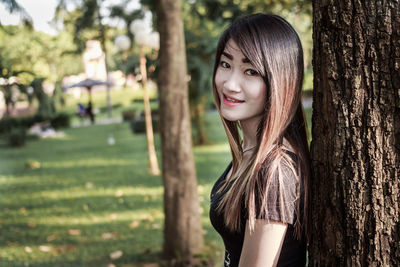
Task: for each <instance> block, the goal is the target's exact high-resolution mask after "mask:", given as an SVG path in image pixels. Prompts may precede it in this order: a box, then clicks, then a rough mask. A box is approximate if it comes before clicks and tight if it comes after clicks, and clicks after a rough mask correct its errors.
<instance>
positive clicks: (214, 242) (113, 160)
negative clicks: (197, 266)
mask: <svg viewBox="0 0 400 267" xmlns="http://www.w3.org/2000/svg"><path fill="white" fill-rule="evenodd" d="M218 120H219V118H218V115H217V114H216V113H210V114H209V117H208V121H209V123H208V131H209V133H210V138H211V140H213V142H214V143H213V145H209V146H203V147H196V148H195V149H194V150H195V160H196V169H197V175H198V184H199V193H200V200H201V205H202V209H203V213H202V223H203V228H204V230H205V234H204V237H205V255H203V257H211V258H214V259H217V260H218V261H219V260H221V259H222V255H223V254H222V253H223V245H222V242H221V240H220V238H219V236H218V235H217V233H216V232H215V231H214V230H213V229H212V227H211V225H210V223H209V219H208V206H209V200H208V199H209V192H210V190H211V187H212V185H213V183H214V182H215V180H216V179H217V178H218V176H219V175H220V173H221V172H222V171H223V169H224V168H225V167H226V165H227V163H228V161H229V148H228V146H227V145H226V144H225V143H224V139H225V138H224V132H223V130H222V129H221V128H220V124H219V122H218ZM65 134H66V136H65V137H64V138H60V139H42V140H35V141H28V143H27V145H26V146H25V147H23V148H20V149H12V148H8V147H6V146H4V145H2V146H1V147H0V158H1V161H0V195H1V198H0V266H107V264H108V263H114V264H116V265H117V266H124V265H126V264H136V265H134V266H140V264H142V263H149V262H157V261H158V259H159V255H160V252H161V247H162V223H163V212H162V211H163V208H162V193H163V188H162V181H161V178H160V177H152V176H150V175H148V173H147V156H146V155H147V152H146V151H147V150H146V139H145V136H144V135H133V134H132V133H131V132H130V129H129V125H128V124H127V123H122V124H111V125H96V126H89V127H82V128H73V129H66V130H65ZM109 134H113V135H114V137H115V139H116V144H115V145H114V146H109V145H107V143H106V140H107V138H108V136H109ZM156 147H157V148H159V147H160V144H159V136H158V135H157V136H156ZM158 153H159V150H158ZM159 156H160V154H159ZM159 158H160V157H159ZM35 161H37V162H39V163H40V168H38V169H30V168H27V167H26V166H25V165H26V163H27V162H30V163H32V162H35ZM130 225H131V226H130ZM43 250H48V251H43ZM115 251H122V252H123V255H122V256H121V257H120V258H118V259H115V260H112V259H111V258H110V253H112V252H115ZM126 266H128V265H126Z"/></svg>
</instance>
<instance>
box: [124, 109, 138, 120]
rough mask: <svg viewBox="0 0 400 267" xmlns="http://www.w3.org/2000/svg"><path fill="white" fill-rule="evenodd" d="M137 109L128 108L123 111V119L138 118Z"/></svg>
mask: <svg viewBox="0 0 400 267" xmlns="http://www.w3.org/2000/svg"><path fill="white" fill-rule="evenodd" d="M136 114H137V111H136V109H128V110H123V111H122V120H123V121H133V120H134V119H135V118H136Z"/></svg>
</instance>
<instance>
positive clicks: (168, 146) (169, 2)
mask: <svg viewBox="0 0 400 267" xmlns="http://www.w3.org/2000/svg"><path fill="white" fill-rule="evenodd" d="M157 24H158V30H159V32H160V54H159V56H160V70H159V77H158V78H159V79H158V83H159V85H158V86H159V93H160V108H161V142H162V167H163V170H162V174H163V181H164V212H165V225H164V248H163V257H164V259H167V260H171V259H183V260H186V261H187V260H190V259H191V258H192V257H193V255H194V254H196V253H198V252H200V251H201V249H202V245H203V237H202V228H201V217H200V205H199V201H198V198H197V181H196V173H195V166H194V161H193V152H192V140H191V127H190V113H189V101H188V85H187V83H188V78H187V69H186V55H185V42H184V34H183V22H182V18H181V2H180V1H176V0H159V1H157Z"/></svg>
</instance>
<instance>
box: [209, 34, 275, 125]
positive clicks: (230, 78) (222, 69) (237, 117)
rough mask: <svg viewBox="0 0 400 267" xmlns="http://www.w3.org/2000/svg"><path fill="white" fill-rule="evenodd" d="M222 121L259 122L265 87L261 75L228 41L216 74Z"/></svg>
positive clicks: (263, 103) (234, 45)
mask: <svg viewBox="0 0 400 267" xmlns="http://www.w3.org/2000/svg"><path fill="white" fill-rule="evenodd" d="M215 85H216V87H217V92H218V95H219V99H220V102H221V106H220V112H221V115H222V117H224V118H225V119H227V120H229V121H240V123H241V124H242V125H244V124H245V123H246V122H247V121H249V122H250V121H254V123H256V124H257V125H258V121H259V119H260V118H261V115H262V113H263V111H264V105H265V101H266V90H267V89H266V85H265V83H264V80H263V78H262V77H261V75H260V74H259V73H258V72H257V71H256V70H255V68H254V67H253V65H252V64H251V63H250V62H249V60H248V59H247V58H246V57H245V56H244V55H243V53H242V51H241V50H240V49H239V47H238V46H237V45H236V43H235V42H234V41H233V40H232V39H230V40H229V41H228V43H227V44H226V46H225V49H224V51H223V53H222V55H221V58H220V63H219V66H218V68H217V72H216V74H215Z"/></svg>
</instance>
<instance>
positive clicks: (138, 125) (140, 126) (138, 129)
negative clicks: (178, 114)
mask: <svg viewBox="0 0 400 267" xmlns="http://www.w3.org/2000/svg"><path fill="white" fill-rule="evenodd" d="M152 122H153V132H155V133H158V132H159V131H160V127H159V121H158V120H156V119H152ZM130 126H131V130H132V132H133V133H135V134H145V133H146V121H145V119H144V118H138V119H136V120H133V121H131V122H130Z"/></svg>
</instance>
